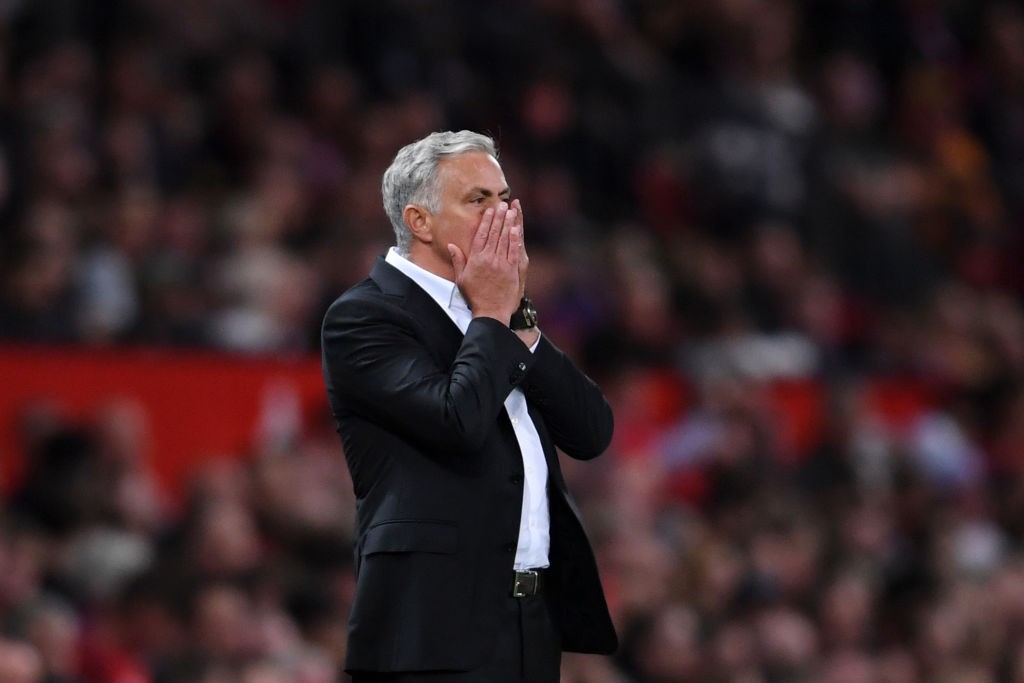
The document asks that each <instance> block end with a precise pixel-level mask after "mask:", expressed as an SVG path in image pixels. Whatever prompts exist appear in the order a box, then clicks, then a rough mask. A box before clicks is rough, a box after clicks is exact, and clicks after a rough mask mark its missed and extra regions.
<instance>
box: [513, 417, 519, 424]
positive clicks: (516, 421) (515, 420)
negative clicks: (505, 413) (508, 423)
mask: <svg viewBox="0 0 1024 683" xmlns="http://www.w3.org/2000/svg"><path fill="white" fill-rule="evenodd" d="M512 424H514V425H517V424H519V418H518V417H513V418H512Z"/></svg>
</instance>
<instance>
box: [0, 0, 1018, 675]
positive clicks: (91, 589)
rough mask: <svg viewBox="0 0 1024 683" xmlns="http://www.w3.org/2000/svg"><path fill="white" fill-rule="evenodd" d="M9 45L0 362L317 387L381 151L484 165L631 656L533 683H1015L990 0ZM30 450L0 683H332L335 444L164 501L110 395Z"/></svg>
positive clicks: (327, 25) (1013, 536)
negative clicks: (498, 179)
mask: <svg viewBox="0 0 1024 683" xmlns="http://www.w3.org/2000/svg"><path fill="white" fill-rule="evenodd" d="M0 46H2V50H0V225H2V231H0V340H2V341H5V342H9V343H22V344H24V343H33V344H40V343H61V344H76V345H81V346H83V347H84V348H97V347H118V346H123V345H157V346H161V347H180V348H214V349H221V350H224V351H226V352H234V353H254V354H313V355H315V354H316V353H317V351H318V335H319V324H320V319H321V316H322V313H323V311H324V309H325V308H326V305H327V303H329V302H330V301H331V300H332V299H333V298H334V297H336V296H337V295H338V294H339V293H340V292H341V291H342V290H343V289H344V288H345V287H347V286H349V285H351V284H353V283H354V282H356V281H358V280H359V279H361V278H362V277H363V276H364V275H365V273H366V272H367V270H368V267H369V264H370V263H371V262H372V260H373V259H374V258H375V257H376V256H377V255H378V254H380V253H382V252H383V251H384V250H385V249H386V248H387V246H389V245H390V244H391V241H392V240H391V231H390V228H389V227H388V225H387V223H386V219H385V217H384V214H383V211H382V209H381V207H380V192H379V183H380V176H381V173H382V172H383V170H384V168H385V167H386V166H387V164H388V163H389V162H390V160H391V158H392V156H393V155H394V153H395V151H396V150H397V149H398V148H399V147H401V146H402V145H404V144H406V143H407V142H409V141H411V140H413V139H416V138H418V137H421V136H422V135H424V134H425V133H427V132H429V131H432V130H438V129H461V128H470V129H475V130H480V131H484V132H488V133H490V134H492V135H493V136H494V137H495V138H496V139H497V142H498V145H499V149H500V152H501V162H502V164H503V166H504V168H505V171H506V175H507V177H508V179H509V181H510V184H511V186H512V189H513V195H514V196H517V197H519V198H521V200H522V203H523V207H524V212H525V216H526V230H527V241H528V247H529V250H530V257H531V259H530V263H531V265H530V293H531V296H532V297H533V299H534V300H535V301H536V302H537V304H538V308H539V310H540V311H541V328H542V329H543V330H544V331H545V333H546V334H548V335H549V336H550V337H551V338H553V339H554V340H555V341H556V342H557V343H558V344H559V345H560V346H562V347H563V348H564V349H565V350H567V351H568V352H569V353H571V354H572V355H573V356H574V357H576V358H577V359H578V360H579V361H580V362H581V363H582V364H583V365H584V366H585V367H586V369H587V370H588V372H590V374H592V375H593V376H594V377H595V378H597V379H598V380H599V381H600V382H601V383H602V386H603V387H604V388H605V389H606V391H607V393H608V394H609V398H610V399H611V400H612V402H613V404H614V406H615V410H616V438H615V441H614V443H613V446H612V449H611V450H610V452H609V453H608V454H606V456H605V457H603V458H601V459H599V460H598V461H596V462H594V463H587V464H585V465H578V466H577V465H576V464H575V463H566V467H567V476H568V477H569V478H570V480H571V481H570V486H571V488H572V489H573V490H574V491H575V492H576V494H577V498H578V501H579V503H580V505H581V508H582V510H583V511H584V513H585V516H586V519H587V522H588V526H589V528H590V531H591V534H592V536H593V537H594V539H595V543H596V550H597V552H598V556H599V557H598V559H599V563H600V565H601V569H602V574H603V576H604V579H605V581H606V584H607V589H608V593H609V598H610V601H611V603H612V608H613V612H614V616H615V619H616V621H617V624H618V627H619V631H620V634H621V639H622V647H621V649H620V652H619V653H618V654H617V655H616V656H614V657H609V658H602V657H593V656H580V655H568V656H567V657H566V659H565V663H564V667H563V668H564V672H563V680H564V681H567V682H570V683H670V682H687V681H700V682H706V683H925V682H928V683H997V682H999V683H1002V682H1006V683H1024V554H1022V550H1024V548H1022V534H1024V308H1022V303H1024V267H1022V266H1024V9H1022V7H1021V5H1020V4H1019V3H1018V2H1014V1H1012V0H977V1H974V2H964V1H958V0H523V1H522V2H502V1H501V0H474V1H473V2H469V1H468V0H436V1H428V0H376V1H375V2H372V3H363V2H340V1H334V0H319V1H318V0H260V1H256V0H212V1H202V0H120V1H114V2H103V3H95V2H85V1H78V0H52V1H50V2H43V3H33V2H29V1H28V0H22V1H19V0H14V1H13V2H3V3H0ZM879 378H885V379H886V380H889V381H895V382H897V383H898V384H900V385H901V386H905V387H913V388H915V389H916V390H920V392H921V395H923V396H927V400H924V401H921V402H920V404H919V405H917V406H915V410H913V411H910V412H909V413H908V414H903V415H900V416H894V415H892V414H891V413H888V412H887V411H886V410H884V409H880V408H879V406H878V403H877V402H875V401H872V400H871V396H872V394H871V389H872V386H873V382H875V381H877V380H878V379H879ZM793 381H798V382H812V383H813V384H814V386H816V387H819V388H820V389H821V397H822V399H821V401H822V406H821V413H822V416H823V417H822V419H821V421H820V422H821V423H820V425H819V428H818V429H817V430H816V431H814V433H813V434H812V436H813V438H811V439H809V440H806V439H805V440H804V441H801V442H799V443H797V442H796V441H794V440H793V439H790V438H785V434H784V433H783V430H782V429H780V419H779V415H778V413H777V406H776V405H775V403H774V400H775V398H777V393H774V392H773V388H777V387H778V386H779V384H780V383H785V382H793ZM21 430H22V434H23V443H24V454H25V457H26V459H27V462H28V467H27V471H26V474H25V476H24V477H23V478H22V480H21V481H20V482H19V483H18V485H17V486H16V488H15V490H13V491H11V492H10V494H9V495H8V496H7V497H6V499H4V500H3V501H0V502H2V503H3V507H2V510H0V680H3V681H5V682H8V683H136V682H138V683H331V682H333V681H343V680H344V677H343V676H342V675H341V674H340V673H339V663H340V662H341V660H342V658H343V656H344V652H343V650H344V642H345V641H344V633H345V616H346V614H347V609H348V603H349V600H350V597H351V590H352V582H353V577H352V565H351V520H352V515H353V512H354V510H353V505H354V503H353V500H352V493H351V485H350V483H349V481H348V478H347V473H346V470H345V466H344V461H343V459H342V458H341V457H340V445H339V443H338V441H337V438H336V436H335V435H334V434H333V433H332V431H331V426H330V424H329V420H328V419H327V417H326V416H323V415H321V416H318V417H316V418H313V419H311V420H310V424H308V425H307V429H306V430H305V431H304V432H303V433H302V434H299V435H296V436H295V437H294V438H292V439H286V440H267V441H266V442H258V443H254V444H253V445H252V447H251V449H250V452H247V453H246V454H245V457H244V458H237V457H236V458H225V459H223V460H219V459H211V460H210V461H209V463H208V465H207V466H206V467H205V468H204V469H203V470H202V471H197V472H196V473H195V475H194V477H193V479H192V481H191V482H190V485H189V489H188V492H187V496H186V499H185V501H184V502H183V503H182V504H180V505H174V504H172V503H171V502H169V501H167V500H165V496H164V494H163V493H162V492H161V491H160V489H159V486H158V485H157V484H156V481H155V479H154V477H153V475H152V472H151V470H150V467H151V464H149V463H147V461H146V457H145V452H146V449H145V447H144V442H145V438H146V434H145V419H144V418H143V417H140V416H139V415H138V411H137V410H136V409H135V408H133V407H132V406H131V405H118V406H110V407H109V408H108V409H104V410H102V411H99V412H98V413H97V415H96V416H95V417H94V418H93V419H91V420H88V421H86V422H84V423H83V422H80V421H79V422H76V421H71V420H69V419H67V418H65V417H63V416H62V415H61V414H60V413H59V411H55V410H54V409H53V408H52V407H48V406H45V405H39V406H27V407H26V410H25V416H24V418H23V424H22V425H21Z"/></svg>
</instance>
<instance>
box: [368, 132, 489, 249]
mask: <svg viewBox="0 0 1024 683" xmlns="http://www.w3.org/2000/svg"><path fill="white" fill-rule="evenodd" d="M466 152H484V153H485V154H490V155H491V156H492V157H494V158H495V159H497V158H498V152H497V149H496V148H495V145H494V139H493V138H490V137H488V136H487V135H482V134H480V133H474V132H473V131H470V130H460V131H459V132H457V133H453V132H451V131H444V132H438V133H431V134H430V135H428V136H427V137H425V138H421V139H419V140H417V141H416V142H412V143H409V144H408V145H406V146H405V147H403V148H402V149H400V150H398V154H396V155H395V159H394V161H392V162H391V165H390V166H388V170H386V171H384V179H383V180H382V181H381V185H380V192H381V196H382V197H383V199H384V212H385V213H386V214H387V215H388V219H389V220H390V221H391V227H392V228H393V229H394V231H395V247H396V248H397V250H398V253H400V254H402V255H403V256H408V255H409V248H410V246H411V245H412V233H411V232H409V228H408V227H406V225H405V220H404V219H403V216H402V214H403V213H404V212H405V207H406V206H408V205H409V204H419V205H422V206H425V207H426V208H427V210H429V211H432V212H436V211H440V210H441V187H440V183H439V182H438V172H437V170H438V164H439V163H440V161H441V160H442V159H443V158H444V157H448V156H452V155H454V154H465V153H466Z"/></svg>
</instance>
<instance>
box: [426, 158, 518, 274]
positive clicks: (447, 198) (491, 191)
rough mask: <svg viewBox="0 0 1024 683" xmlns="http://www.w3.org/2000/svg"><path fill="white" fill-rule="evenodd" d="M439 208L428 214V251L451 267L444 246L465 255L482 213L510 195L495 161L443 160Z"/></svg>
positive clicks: (477, 159)
mask: <svg viewBox="0 0 1024 683" xmlns="http://www.w3.org/2000/svg"><path fill="white" fill-rule="evenodd" d="M438 179H439V183H440V198H441V208H440V209H439V210H438V211H437V213H434V214H431V227H432V230H431V232H432V234H433V242H432V243H431V249H432V251H433V252H434V253H435V254H436V255H437V256H438V257H439V258H440V260H441V262H443V263H447V264H449V266H450V265H451V257H450V255H449V254H448V245H449V244H454V245H455V246H457V247H459V248H460V249H462V253H464V254H468V253H469V251H470V250H469V245H470V243H471V242H472V241H473V235H474V234H476V229H477V227H478V226H479V225H480V220H481V218H482V217H483V214H484V211H486V210H487V209H488V208H490V207H495V208H496V207H497V206H498V204H499V203H500V202H503V201H504V202H508V201H509V197H510V191H509V187H508V183H506V182H505V174H504V173H502V171H501V166H499V165H498V161H497V160H496V159H495V158H494V157H492V156H491V155H489V154H485V153H484V152H466V153H465V154H457V155H455V156H450V157H446V158H444V159H442V160H441V162H440V164H439V165H438Z"/></svg>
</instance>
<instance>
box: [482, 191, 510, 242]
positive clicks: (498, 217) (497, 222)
mask: <svg viewBox="0 0 1024 683" xmlns="http://www.w3.org/2000/svg"><path fill="white" fill-rule="evenodd" d="M507 216H508V204H506V203H505V202H501V203H500V204H498V208H497V209H496V210H495V211H494V219H493V220H492V221H491V225H490V228H489V229H488V231H487V241H486V242H485V243H484V249H486V250H487V252H488V253H490V254H493V253H494V252H495V251H497V250H498V243H499V242H500V240H501V231H502V230H503V229H504V228H505V219H506V218H507ZM506 239H507V238H506ZM499 253H503V252H499Z"/></svg>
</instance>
